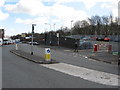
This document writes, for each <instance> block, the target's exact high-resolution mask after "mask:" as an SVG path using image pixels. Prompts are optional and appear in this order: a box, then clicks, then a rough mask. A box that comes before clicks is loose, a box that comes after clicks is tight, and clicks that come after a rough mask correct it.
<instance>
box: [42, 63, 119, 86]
mask: <svg viewBox="0 0 120 90" xmlns="http://www.w3.org/2000/svg"><path fill="white" fill-rule="evenodd" d="M40 65H42V66H44V67H46V68H49V69H53V70H56V71H59V72H62V73H65V74H68V75H72V76H76V77H80V78H83V79H85V80H89V81H92V82H96V83H99V84H104V85H110V86H118V75H115V74H111V73H106V72H101V71H97V70H92V69H87V68H84V67H78V66H74V65H71V64H65V63H59V64H40Z"/></svg>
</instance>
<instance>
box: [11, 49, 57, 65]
mask: <svg viewBox="0 0 120 90" xmlns="http://www.w3.org/2000/svg"><path fill="white" fill-rule="evenodd" d="M10 52H12V53H14V54H16V55H17V56H20V57H22V58H25V59H27V60H29V61H32V62H35V63H39V64H53V63H58V61H56V60H53V59H51V60H49V61H47V60H45V59H44V58H43V57H40V56H37V55H31V54H30V53H27V52H24V51H22V50H11V51H10Z"/></svg>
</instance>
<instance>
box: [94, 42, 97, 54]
mask: <svg viewBox="0 0 120 90" xmlns="http://www.w3.org/2000/svg"><path fill="white" fill-rule="evenodd" d="M94 52H97V44H94Z"/></svg>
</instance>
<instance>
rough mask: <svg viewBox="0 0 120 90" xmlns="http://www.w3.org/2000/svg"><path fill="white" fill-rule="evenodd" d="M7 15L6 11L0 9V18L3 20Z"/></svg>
mask: <svg viewBox="0 0 120 90" xmlns="http://www.w3.org/2000/svg"><path fill="white" fill-rule="evenodd" d="M8 17H9V14H8V13H3V12H2V11H1V10H0V20H5V19H7V18H8Z"/></svg>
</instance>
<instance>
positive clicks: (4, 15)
mask: <svg viewBox="0 0 120 90" xmlns="http://www.w3.org/2000/svg"><path fill="white" fill-rule="evenodd" d="M4 4H5V1H4V0H0V20H5V19H7V18H8V17H9V14H8V13H3V12H2V9H1V7H3V6H4Z"/></svg>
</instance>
